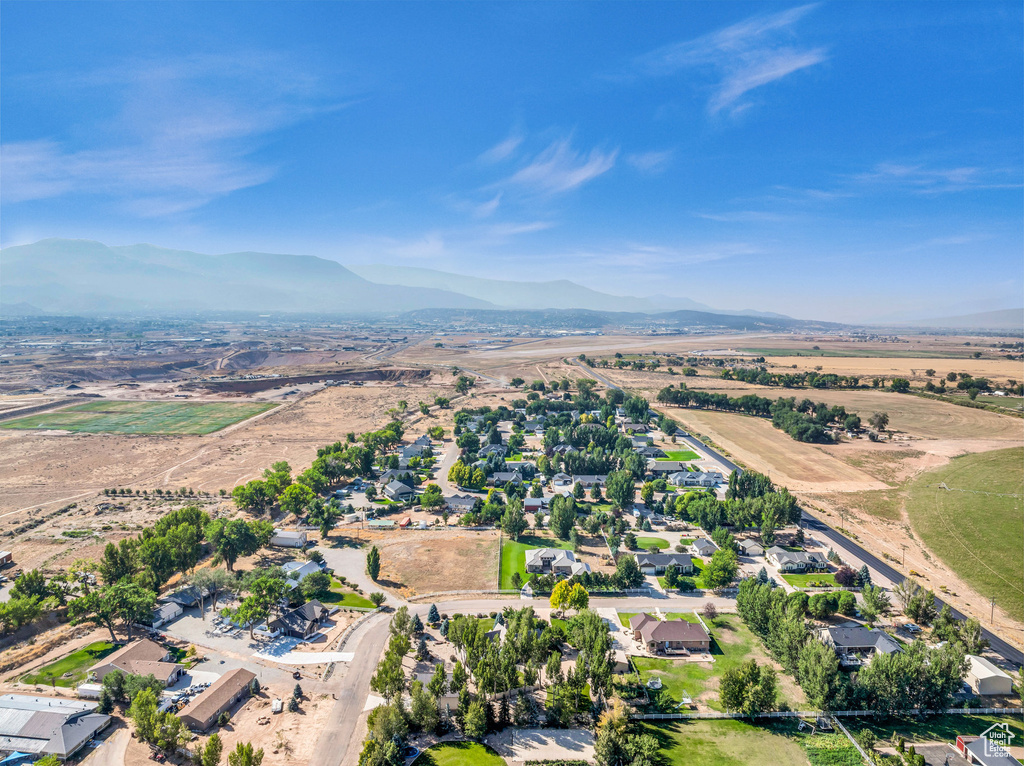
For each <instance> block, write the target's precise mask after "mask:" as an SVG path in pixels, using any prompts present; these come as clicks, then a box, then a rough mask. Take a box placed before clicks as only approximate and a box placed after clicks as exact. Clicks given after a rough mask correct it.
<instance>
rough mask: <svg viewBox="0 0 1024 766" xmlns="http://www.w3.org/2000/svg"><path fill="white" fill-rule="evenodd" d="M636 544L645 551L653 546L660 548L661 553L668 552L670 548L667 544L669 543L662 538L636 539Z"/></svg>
mask: <svg viewBox="0 0 1024 766" xmlns="http://www.w3.org/2000/svg"><path fill="white" fill-rule="evenodd" d="M636 544H637V545H638V546H639V547H640V548H643V549H644V550H647V549H648V548H653V547H654V546H655V545H656V546H658V547H659V548H661V549H662V550H663V551H668V550H669V549H670V548H671V547H672V546H671V545H670V544H669V541H668V540H666V539H664V538H662V537H638V538H637V539H636Z"/></svg>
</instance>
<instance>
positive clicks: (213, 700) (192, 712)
mask: <svg viewBox="0 0 1024 766" xmlns="http://www.w3.org/2000/svg"><path fill="white" fill-rule="evenodd" d="M255 678H256V674H255V673H253V672H252V671H250V670H246V669H245V668H235V669H234V670H229V671H228V672H227V673H225V674H224V675H222V676H221V677H220V678H218V679H217V680H216V681H214V682H213V683H212V684H211V685H210V688H209V689H207V690H206V691H204V692H203V693H202V694H200V695H199V696H198V697H196V698H195V699H194V700H192V701H191V702H190V703H188V704H187V705H186V706H185V707H184V708H182V710H181V712H180V713H178V718H180V719H181V720H182V722H183V723H184V724H185V726H187V727H188V728H189V729H190V730H192V731H206V730H207V729H209V728H210V727H211V726H213V724H214V723H215V722H216V720H217V717H218V716H219V715H220V714H221V713H223V712H224V711H225V710H229V709H230V708H231V707H232V706H233V705H234V704H235V703H236V702H238V701H239V700H242V699H245V698H246V697H248V696H249V694H250V693H251V687H252V682H253V680H254V679H255Z"/></svg>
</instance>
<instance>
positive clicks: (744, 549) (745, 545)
mask: <svg viewBox="0 0 1024 766" xmlns="http://www.w3.org/2000/svg"><path fill="white" fill-rule="evenodd" d="M737 544H738V545H739V546H740V552H741V553H742V554H743V555H744V556H763V555H764V548H763V547H761V544H760V543H759V542H757V540H750V539H746V540H738V541H737Z"/></svg>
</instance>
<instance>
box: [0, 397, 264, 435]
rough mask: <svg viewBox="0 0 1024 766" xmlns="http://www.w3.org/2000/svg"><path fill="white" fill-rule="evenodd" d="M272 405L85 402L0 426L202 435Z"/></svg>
mask: <svg viewBox="0 0 1024 766" xmlns="http://www.w3.org/2000/svg"><path fill="white" fill-rule="evenodd" d="M275 406H277V405H275V404H272V403H269V402H202V403H200V402H195V403H193V402H110V401H103V402H88V403H86V404H78V405H75V406H74V407H67V408H65V409H62V410H56V411H53V412H43V413H40V414H38V415H29V416H27V417H24V418H17V419H15V420H11V421H8V422H6V423H2V424H0V428H8V429H40V430H49V431H53V430H61V431H75V432H80V433H91V434H99V433H112V434H173V435H186V434H188V435H202V434H209V433H213V432H214V431H219V430H220V429H222V428H225V427H227V426H229V425H231V424H233V423H238V422H240V421H242V420H247V419H248V418H251V417H253V416H254V415H259V414H260V413H261V412H266V411H267V410H269V409H271V408H273V407H275Z"/></svg>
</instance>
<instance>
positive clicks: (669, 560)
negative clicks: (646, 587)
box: [636, 553, 693, 575]
mask: <svg viewBox="0 0 1024 766" xmlns="http://www.w3.org/2000/svg"><path fill="white" fill-rule="evenodd" d="M636 565H637V566H638V567H640V571H641V572H643V573H644V574H645V575H663V574H665V570H666V569H668V568H669V567H670V566H674V567H675V568H676V571H677V572H678V573H679V574H682V575H691V574H693V559H692V558H690V555H689V554H688V553H638V554H636Z"/></svg>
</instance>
